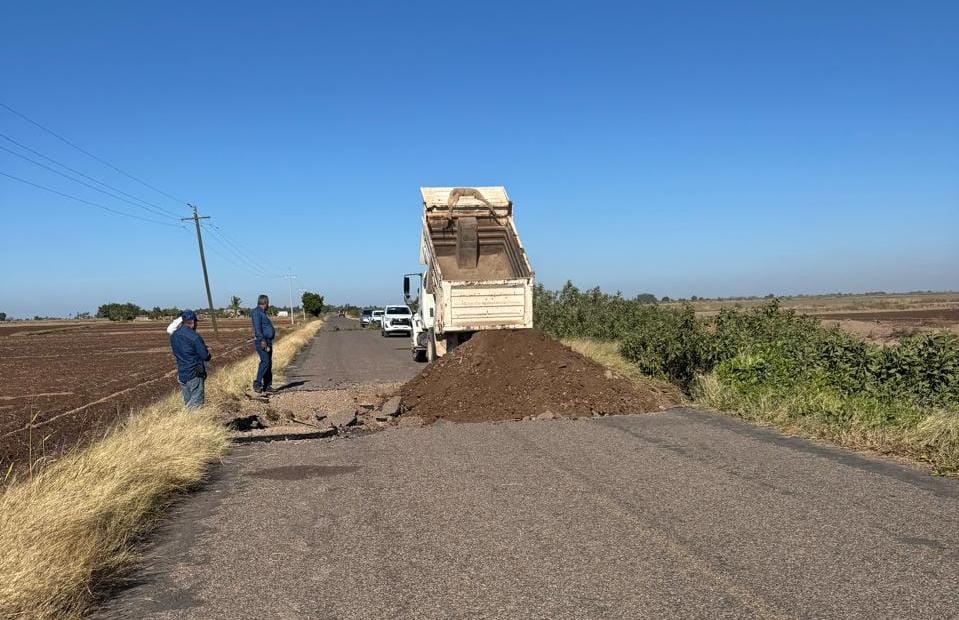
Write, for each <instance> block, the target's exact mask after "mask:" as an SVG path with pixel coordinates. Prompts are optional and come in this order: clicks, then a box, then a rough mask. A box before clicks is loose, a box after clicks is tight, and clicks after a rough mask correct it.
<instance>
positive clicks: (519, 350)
mask: <svg viewBox="0 0 959 620" xmlns="http://www.w3.org/2000/svg"><path fill="white" fill-rule="evenodd" d="M400 396H401V398H402V406H403V410H404V413H403V415H406V416H417V417H419V418H421V419H422V420H423V421H424V422H426V423H431V422H434V421H436V420H437V419H444V420H450V421H454V422H484V421H496V420H519V419H523V418H526V417H529V416H533V417H536V416H546V417H550V416H557V417H570V418H573V417H584V416H592V415H594V414H626V413H643V412H646V411H657V410H660V409H662V408H663V406H662V405H663V403H662V396H661V395H660V394H655V393H652V392H646V391H644V390H641V389H640V388H639V387H637V386H636V385H635V384H633V383H632V382H630V381H629V380H628V379H625V378H623V377H620V376H618V375H616V374H614V373H612V372H611V371H609V370H607V369H606V368H605V367H603V366H601V365H599V364H597V363H596V362H594V361H592V360H590V359H589V358H586V357H584V356H582V355H580V354H579V353H576V352H575V351H573V350H571V349H569V348H567V347H566V346H564V345H563V344H561V343H560V342H558V341H556V340H554V339H553V338H551V337H550V336H548V335H546V334H544V333H543V332H540V331H538V330H533V329H525V330H499V331H484V332H479V333H477V334H476V335H474V336H473V338H472V339H470V340H469V341H468V342H466V343H464V344H462V345H460V346H459V347H457V348H456V349H455V350H454V351H453V352H452V353H450V354H449V355H447V356H446V357H443V358H441V359H439V360H438V361H436V362H434V363H432V364H430V365H429V366H427V367H426V369H425V370H423V372H422V373H420V374H419V375H418V376H417V377H416V378H414V379H413V380H412V381H410V382H409V383H407V384H406V385H404V386H403V388H402V389H401V391H400Z"/></svg>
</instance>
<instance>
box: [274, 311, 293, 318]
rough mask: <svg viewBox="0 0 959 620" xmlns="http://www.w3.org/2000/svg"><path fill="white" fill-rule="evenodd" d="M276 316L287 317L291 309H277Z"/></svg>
mask: <svg viewBox="0 0 959 620" xmlns="http://www.w3.org/2000/svg"><path fill="white" fill-rule="evenodd" d="M276 316H278V317H280V318H286V317H288V316H290V313H289V311H287V310H279V311H277V313H276Z"/></svg>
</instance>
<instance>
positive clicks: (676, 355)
mask: <svg viewBox="0 0 959 620" xmlns="http://www.w3.org/2000/svg"><path fill="white" fill-rule="evenodd" d="M534 311H535V324H536V326H537V327H538V328H540V329H543V330H545V331H547V332H550V333H552V334H553V335H555V336H557V337H559V338H563V339H581V340H582V339H586V340H588V341H595V342H599V343H606V344H605V345H604V346H605V349H601V350H602V351H604V353H603V355H606V356H608V353H609V347H611V346H612V347H615V348H617V349H618V351H619V353H620V354H621V356H622V358H623V359H625V360H626V361H627V362H629V363H630V364H632V365H633V366H635V368H636V369H638V371H639V372H640V373H642V375H644V376H647V377H652V378H656V379H663V380H668V381H670V382H672V383H673V384H675V385H676V386H678V387H679V388H680V389H682V390H683V391H684V392H685V393H686V394H687V395H688V396H689V397H690V398H692V399H694V400H695V401H696V402H698V403H700V404H702V405H705V406H709V407H713V408H716V409H720V410H723V411H729V412H733V413H735V414H737V415H739V416H741V417H743V418H746V419H749V420H753V421H756V422H761V423H768V424H773V425H775V426H777V427H779V428H782V429H784V430H787V431H789V432H796V433H799V434H803V435H806V436H810V437H815V438H821V439H827V440H830V441H834V442H836V443H839V444H842V445H846V446H850V447H854V448H866V449H872V450H877V451H880V452H884V453H890V454H897V455H903V456H908V457H910V458H913V459H917V460H921V461H926V462H928V463H930V464H931V465H932V466H933V467H934V469H935V470H936V471H937V472H940V473H951V474H957V473H959V337H957V336H956V335H955V334H950V333H945V332H937V333H921V334H915V335H911V336H906V337H904V338H902V339H901V340H899V342H898V343H896V344H893V345H888V346H882V345H878V344H873V343H869V342H866V341H864V340H861V339H859V338H856V337H854V336H850V335H848V334H846V333H844V332H842V331H840V330H838V329H835V328H824V327H821V326H820V324H819V322H818V320H817V319H815V318H812V317H807V316H803V315H800V314H797V313H795V312H794V311H792V310H784V309H783V308H781V307H780V305H779V303H778V302H777V301H776V300H775V299H773V300H770V301H768V302H767V303H765V304H763V305H760V306H756V307H753V308H749V309H745V310H737V309H730V308H726V309H723V310H721V311H720V312H719V313H718V315H716V316H709V317H701V318H697V316H696V314H695V312H694V310H693V308H692V307H691V306H689V305H686V306H678V307H664V306H662V305H654V304H650V303H644V302H643V301H641V300H635V299H634V300H629V299H625V298H623V297H622V296H620V295H609V294H606V293H603V292H601V291H600V290H599V289H591V290H588V291H581V290H579V289H578V288H576V287H575V286H573V285H572V284H571V283H567V285H566V286H565V287H563V289H562V290H560V291H549V290H546V289H545V288H543V287H542V286H538V287H537V288H536V291H535V297H534ZM580 346H582V345H580Z"/></svg>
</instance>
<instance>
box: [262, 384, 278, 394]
mask: <svg viewBox="0 0 959 620" xmlns="http://www.w3.org/2000/svg"><path fill="white" fill-rule="evenodd" d="M277 392H279V390H277V389H276V388H275V387H273V386H272V385H268V386H266V387H265V388H263V393H264V394H276V393H277Z"/></svg>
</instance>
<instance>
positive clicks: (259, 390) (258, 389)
mask: <svg viewBox="0 0 959 620" xmlns="http://www.w3.org/2000/svg"><path fill="white" fill-rule="evenodd" d="M253 393H254V394H262V393H263V387H262V386H259V385H254V386H253Z"/></svg>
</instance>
